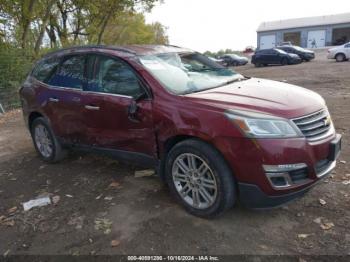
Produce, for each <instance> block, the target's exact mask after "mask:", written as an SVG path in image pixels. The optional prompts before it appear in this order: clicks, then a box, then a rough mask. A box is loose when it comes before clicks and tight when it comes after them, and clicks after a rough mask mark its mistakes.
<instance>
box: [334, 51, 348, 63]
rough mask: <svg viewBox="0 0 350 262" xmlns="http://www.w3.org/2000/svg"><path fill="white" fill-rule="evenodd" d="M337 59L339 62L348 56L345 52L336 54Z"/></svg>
mask: <svg viewBox="0 0 350 262" xmlns="http://www.w3.org/2000/svg"><path fill="white" fill-rule="evenodd" d="M335 60H336V61H337V62H344V61H345V60H346V57H345V55H344V54H341V53H340V54H337V55H336V56H335Z"/></svg>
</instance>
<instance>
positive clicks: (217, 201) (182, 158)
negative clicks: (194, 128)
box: [165, 139, 236, 218]
mask: <svg viewBox="0 0 350 262" xmlns="http://www.w3.org/2000/svg"><path fill="white" fill-rule="evenodd" d="M165 166H166V179H167V183H168V185H169V188H170V191H171V193H172V194H173V195H174V196H175V198H176V199H177V200H178V201H179V202H180V203H181V204H182V205H183V206H184V207H185V209H186V210H187V211H188V212H189V213H191V214H193V215H195V216H199V217H205V218H211V217H214V216H217V215H219V214H221V213H223V212H224V211H226V210H228V209H229V208H231V207H232V206H233V205H234V203H235V202H236V188H235V181H234V177H233V175H232V172H231V169H230V168H229V167H228V166H227V164H226V162H225V160H224V159H223V157H222V156H221V154H220V153H219V152H218V151H217V150H216V149H215V148H213V147H212V146H211V145H209V144H207V143H204V142H202V141H199V140H192V139H191V140H186V141H183V142H180V143H179V144H177V145H176V146H175V147H174V148H173V149H172V150H171V151H170V152H169V154H168V156H167V159H166V165H165Z"/></svg>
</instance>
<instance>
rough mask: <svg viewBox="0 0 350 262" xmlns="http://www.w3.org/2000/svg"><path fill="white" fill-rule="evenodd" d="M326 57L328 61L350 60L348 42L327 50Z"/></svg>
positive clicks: (349, 45) (349, 44)
mask: <svg viewBox="0 0 350 262" xmlns="http://www.w3.org/2000/svg"><path fill="white" fill-rule="evenodd" d="M327 57H328V59H335V60H337V62H343V61H346V60H348V59H350V42H349V43H347V44H345V45H341V46H336V47H333V48H331V49H329V50H328V56H327Z"/></svg>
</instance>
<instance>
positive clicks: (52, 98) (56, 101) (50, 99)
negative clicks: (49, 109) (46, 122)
mask: <svg viewBox="0 0 350 262" xmlns="http://www.w3.org/2000/svg"><path fill="white" fill-rule="evenodd" d="M49 101H50V102H53V103H58V102H59V101H60V100H59V99H58V98H55V97H50V98H49Z"/></svg>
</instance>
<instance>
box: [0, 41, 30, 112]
mask: <svg viewBox="0 0 350 262" xmlns="http://www.w3.org/2000/svg"><path fill="white" fill-rule="evenodd" d="M33 61H34V57H33V56H32V55H30V54H28V53H26V52H25V51H24V50H22V49H18V48H14V47H9V46H6V45H3V44H0V104H2V106H3V108H4V109H5V110H11V109H15V108H18V107H19V106H20V101H19V95H18V91H19V89H20V87H21V85H22V83H23V81H24V79H25V78H26V76H27V74H28V73H29V71H30V69H31V68H32V64H33Z"/></svg>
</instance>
